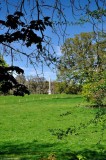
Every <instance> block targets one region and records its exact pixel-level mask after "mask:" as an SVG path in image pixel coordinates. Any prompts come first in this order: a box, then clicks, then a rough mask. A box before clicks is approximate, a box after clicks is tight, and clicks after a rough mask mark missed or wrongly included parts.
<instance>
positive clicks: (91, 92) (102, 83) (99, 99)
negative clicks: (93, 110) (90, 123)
mask: <svg viewBox="0 0 106 160" xmlns="http://www.w3.org/2000/svg"><path fill="white" fill-rule="evenodd" d="M82 94H83V95H84V96H85V97H86V99H87V100H88V101H91V102H93V103H94V104H96V105H97V106H102V105H103V101H104V98H105V97H106V80H105V79H101V80H99V81H97V82H92V83H87V84H84V85H83V91H82Z"/></svg>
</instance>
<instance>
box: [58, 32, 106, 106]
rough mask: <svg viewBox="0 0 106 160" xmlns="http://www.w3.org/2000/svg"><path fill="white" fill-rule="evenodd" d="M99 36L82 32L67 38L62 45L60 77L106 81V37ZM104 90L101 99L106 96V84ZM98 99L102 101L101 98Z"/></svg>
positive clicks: (76, 80)
mask: <svg viewBox="0 0 106 160" xmlns="http://www.w3.org/2000/svg"><path fill="white" fill-rule="evenodd" d="M98 37H99V41H96V37H95V34H94V33H81V34H79V35H76V36H75V37H74V38H69V39H67V40H66V42H65V43H64V45H63V46H62V54H63V55H62V56H61V57H60V61H61V64H60V65H59V66H58V70H59V72H58V77H59V78H60V79H62V80H66V81H69V82H70V81H71V80H73V81H74V82H75V83H80V84H84V83H92V84H93V83H94V82H96V83H99V81H101V80H103V82H104V83H105V81H106V77H104V73H105V70H106V63H105V62H106V55H105V54H106V47H105V46H106V39H105V37H104V36H103V35H101V33H98ZM93 85H94V84H93ZM92 87H93V86H92ZM92 87H91V88H92ZM98 87H99V88H101V87H100V86H98ZM102 87H103V86H102ZM95 89H97V87H96V88H95ZM102 90H103V92H102V93H103V95H102V96H103V97H101V100H102V98H104V96H105V90H106V85H105V84H104V87H103V89H102ZM87 94H88V93H87ZM96 100H97V99H96ZM98 101H99V102H100V103H101V102H102V101H100V99H98Z"/></svg>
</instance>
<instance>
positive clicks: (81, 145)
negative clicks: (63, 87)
mask: <svg viewBox="0 0 106 160" xmlns="http://www.w3.org/2000/svg"><path fill="white" fill-rule="evenodd" d="M86 105H87V102H86V101H85V100H84V98H83V97H81V96H76V95H30V96H25V97H14V96H0V159H2V160H6V159H11V160H12V159H17V160H25V159H26V160H27V159H28V160H47V159H48V160H55V159H56V160H106V114H104V113H106V109H105V108H104V109H97V108H90V107H86ZM97 113H100V115H99V114H97ZM101 115H102V116H101ZM95 116H96V119H95ZM98 116H99V118H98ZM100 117H101V118H100ZM92 121H93V123H92ZM69 127H70V128H74V129H75V132H72V134H71V133H68V134H66V131H67V129H68V128H69ZM64 133H65V135H64V136H63V137H62V134H64ZM47 157H49V158H47ZM50 157H51V158H50ZM54 157H55V158H54Z"/></svg>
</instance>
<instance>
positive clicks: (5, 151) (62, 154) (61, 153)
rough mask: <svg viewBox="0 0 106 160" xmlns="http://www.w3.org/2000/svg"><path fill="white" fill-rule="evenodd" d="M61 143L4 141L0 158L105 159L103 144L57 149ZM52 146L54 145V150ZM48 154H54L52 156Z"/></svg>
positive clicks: (37, 159)
mask: <svg viewBox="0 0 106 160" xmlns="http://www.w3.org/2000/svg"><path fill="white" fill-rule="evenodd" d="M59 145H62V144H49V143H47V144H39V143H38V142H37V141H33V142H32V143H25V144H12V143H6V144H4V145H1V146H0V160H106V150H105V149H104V147H103V146H100V145H99V146H98V147H97V148H96V150H95V149H94V150H93V149H91V150H89V149H84V150H81V151H71V150H64V148H63V149H62V150H59ZM54 147H56V149H55V151H54ZM50 155H54V157H55V158H54V159H53V158H47V157H50Z"/></svg>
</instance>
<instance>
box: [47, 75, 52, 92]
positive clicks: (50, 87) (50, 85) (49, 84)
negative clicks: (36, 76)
mask: <svg viewBox="0 0 106 160" xmlns="http://www.w3.org/2000/svg"><path fill="white" fill-rule="evenodd" d="M51 93H52V92H51V79H50V77H49V90H48V94H51Z"/></svg>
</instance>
